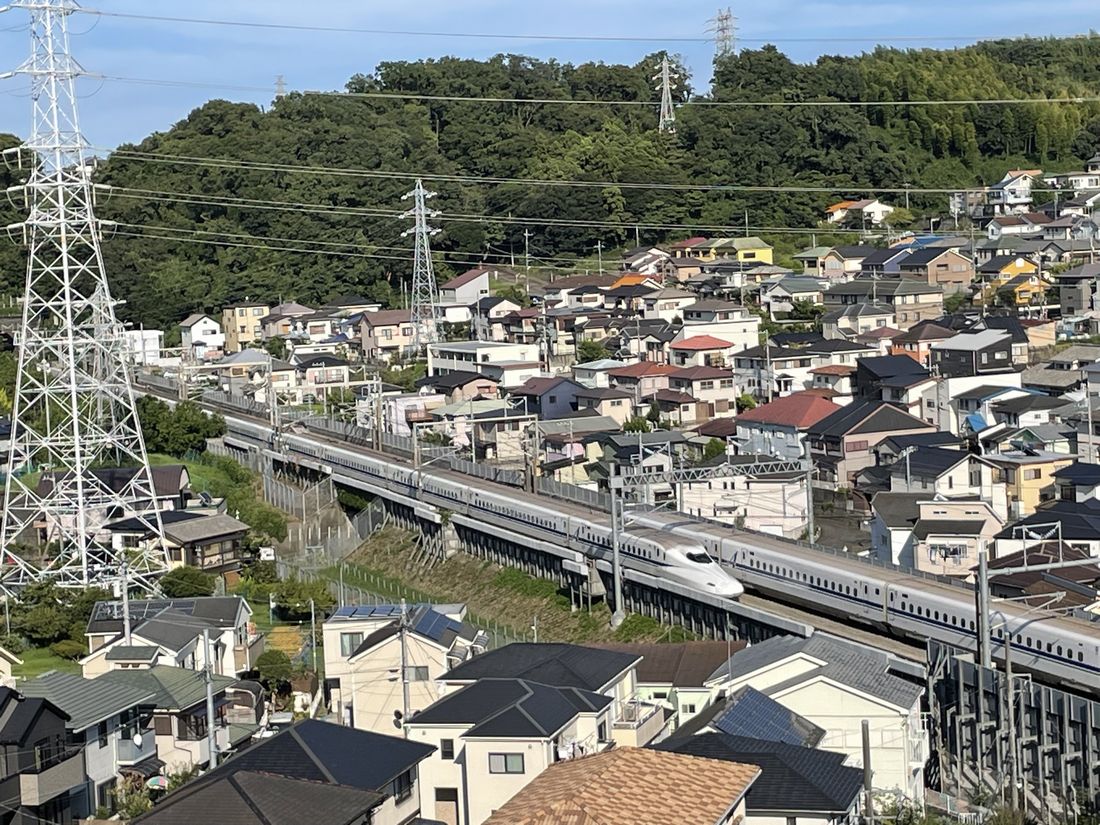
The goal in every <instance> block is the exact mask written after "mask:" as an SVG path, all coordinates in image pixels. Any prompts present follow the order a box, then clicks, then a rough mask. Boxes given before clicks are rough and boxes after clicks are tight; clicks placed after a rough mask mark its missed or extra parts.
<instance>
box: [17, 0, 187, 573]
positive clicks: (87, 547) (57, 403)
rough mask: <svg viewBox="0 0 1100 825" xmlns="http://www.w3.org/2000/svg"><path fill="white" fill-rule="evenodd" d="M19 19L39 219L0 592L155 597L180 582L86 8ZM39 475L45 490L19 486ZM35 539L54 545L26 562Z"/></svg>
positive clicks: (31, 185) (29, 235)
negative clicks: (121, 270)
mask: <svg viewBox="0 0 1100 825" xmlns="http://www.w3.org/2000/svg"><path fill="white" fill-rule="evenodd" d="M8 8H9V9H24V10H26V11H27V12H29V14H30V17H31V23H30V32H31V56H30V59H29V60H28V61H27V62H26V63H24V64H23V66H22V67H20V68H19V69H18V70H17V71H18V73H21V74H25V75H27V76H28V77H29V78H30V81H31V100H32V104H33V109H34V115H33V116H34V121H33V124H32V127H31V136H30V139H29V140H28V141H27V142H26V143H25V144H24V145H23V147H21V150H15V151H13V152H12V153H7V155H6V158H5V159H6V160H9V161H11V162H14V163H22V162H26V164H27V165H28V166H29V171H28V177H27V180H26V183H25V184H24V185H22V186H18V187H14V190H15V192H17V193H19V194H22V195H23V196H24V198H25V200H26V204H27V208H28V214H27V219H26V221H25V222H24V223H23V224H21V225H18V226H16V227H11V228H10V229H11V230H17V229H21V230H22V233H23V238H24V241H25V243H26V245H27V249H28V256H27V260H28V262H27V274H26V284H25V290H24V296H23V319H22V326H21V329H20V341H19V367H18V375H17V378H16V390H15V399H14V404H13V410H12V440H11V447H10V449H9V452H8V468H9V475H8V477H7V479H6V481H5V485H4V514H3V524H2V535H3V543H4V547H3V549H4V554H3V559H2V563H0V570H2V581H0V586H2V587H3V589H4V590H5V591H7V592H17V591H18V590H19V589H20V588H21V587H23V586H25V585H26V584H29V583H30V582H32V581H37V580H42V579H52V580H54V581H56V583H57V584H59V585H61V586H64V587H86V586H88V585H92V584H104V585H111V584H115V583H118V582H120V581H121V580H122V579H123V576H126V577H127V578H129V579H130V580H131V581H132V583H133V584H134V585H137V586H139V587H146V588H148V587H151V586H152V585H153V578H154V577H155V576H156V575H157V574H159V573H161V572H163V571H164V570H165V569H167V555H166V551H165V546H164V538H163V529H162V526H161V521H160V514H159V512H158V511H157V501H156V496H155V494H154V486H153V478H152V472H151V470H150V468H149V457H148V456H147V455H146V452H145V443H144V441H143V439H142V435H141V428H140V426H139V423H138V419H137V412H136V408H135V403H134V392H133V385H132V381H131V375H130V368H129V365H128V362H127V357H126V348H125V346H124V341H125V336H124V331H123V328H122V326H121V325H120V324H119V323H118V320H117V319H116V317H115V307H114V301H113V300H112V299H111V293H110V289H109V288H108V285H107V277H106V274H105V272H104V267H103V254H102V250H101V248H100V231H101V227H100V225H99V223H98V222H97V220H96V218H95V215H94V213H93V197H92V192H93V190H92V183H91V170H92V167H91V164H90V162H89V159H88V157H87V146H86V144H85V143H84V140H83V138H82V137H81V134H80V126H79V122H78V119H77V110H76V93H75V81H76V78H77V77H78V76H79V75H81V74H82V73H83V69H82V68H81V67H80V65H79V64H78V63H77V62H76V61H75V60H74V59H73V58H72V56H71V54H70V52H69V32H68V19H69V16H70V15H71V14H73V13H74V12H76V11H78V10H79V7H78V6H77V4H76V3H75V2H73V0H16V1H15V2H14V3H12V4H11V5H10V6H9V7H8ZM9 196H10V197H12V196H13V193H12V192H9ZM112 468H118V469H112ZM32 469H33V470H35V471H39V472H40V478H39V480H38V481H33V479H34V476H33V475H20V471H21V470H23V471H30V470H32ZM37 474H38V473H36V475H37ZM130 517H136V518H137V519H138V524H137V527H138V528H139V530H138V532H140V533H142V534H144V537H145V538H146V539H147V541H141V542H139V543H140V545H141V549H133V548H131V549H130V550H124V549H123V548H122V546H121V543H119V544H117V545H116V543H115V542H114V541H112V538H111V534H110V533H109V532H107V531H106V530H104V529H103V525H104V524H105V523H106V522H108V521H112V520H117V519H123V518H130ZM36 536H37V537H44V539H45V543H44V544H42V543H39V545H38V547H37V548H34V547H31V549H30V550H26V549H24V548H27V547H28V546H29V544H33V542H34V538H35V537H36ZM150 548H151V549H150ZM124 562H125V563H126V565H127V570H126V571H124V570H123V569H122V564H123V563H124Z"/></svg>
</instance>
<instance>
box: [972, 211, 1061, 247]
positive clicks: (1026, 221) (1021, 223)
mask: <svg viewBox="0 0 1100 825" xmlns="http://www.w3.org/2000/svg"><path fill="white" fill-rule="evenodd" d="M1050 222H1051V218H1050V216H1049V215H1045V214H1043V213H1042V212H1021V213H1019V214H1015V215H999V216H998V217H996V218H994V219H993V220H991V221H990V222H989V223H988V224H986V227H985V231H986V235H987V236H988V238H989V239H990V240H991V241H995V240H998V239H999V238H1002V237H1004V236H1005V235H1024V236H1027V237H1040V236H1042V234H1043V227H1044V226H1046V225H1047V224H1049V223H1050Z"/></svg>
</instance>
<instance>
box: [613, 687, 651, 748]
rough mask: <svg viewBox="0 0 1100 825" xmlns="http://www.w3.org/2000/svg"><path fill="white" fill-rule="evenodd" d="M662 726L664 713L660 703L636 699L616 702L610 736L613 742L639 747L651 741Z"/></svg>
mask: <svg viewBox="0 0 1100 825" xmlns="http://www.w3.org/2000/svg"><path fill="white" fill-rule="evenodd" d="M663 727H664V713H663V711H662V708H661V706H660V705H655V704H653V705H651V704H648V703H646V702H640V701H638V700H637V699H627V700H625V701H622V702H618V703H617V704H616V707H615V722H614V723H613V724H612V736H613V737H614V739H615V744H617V745H621V746H624V747H635V748H640V747H643V746H645V745H648V744H649V743H650V742H652V741H653V740H654V739H655V738H656V737H657V735H658V734H659V733H660V732H661V729H662V728H663Z"/></svg>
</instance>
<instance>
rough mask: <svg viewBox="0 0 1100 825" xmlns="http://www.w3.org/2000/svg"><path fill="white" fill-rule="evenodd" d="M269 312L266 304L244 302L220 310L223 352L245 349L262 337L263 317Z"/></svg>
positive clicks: (230, 352)
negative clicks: (223, 339)
mask: <svg viewBox="0 0 1100 825" xmlns="http://www.w3.org/2000/svg"><path fill="white" fill-rule="evenodd" d="M270 312H271V310H270V308H269V307H268V306H267V304H263V303H251V302H245V303H243V304H234V305H233V306H228V307H226V308H225V309H223V310H222V332H223V333H224V334H225V352H226V353H229V354H232V353H234V352H240V351H241V350H243V349H247V348H248V347H250V346H251V345H252V344H253V343H254V342H257V341H260V340H262V338H263V319H264V318H266V317H267V316H268V314H269V313H270Z"/></svg>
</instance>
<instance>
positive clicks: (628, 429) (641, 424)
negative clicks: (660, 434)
mask: <svg viewBox="0 0 1100 825" xmlns="http://www.w3.org/2000/svg"><path fill="white" fill-rule="evenodd" d="M650 429H651V427H650V424H649V419H647V418H644V417H642V416H640V415H636V416H634V417H633V418H629V419H627V421H626V423H625V424H623V432H624V433H648V432H649V431H650Z"/></svg>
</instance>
